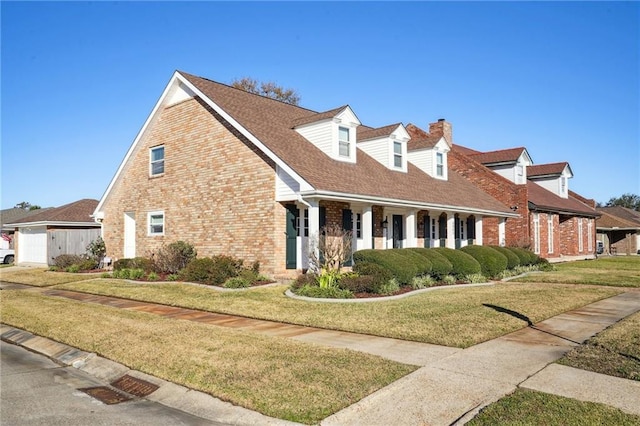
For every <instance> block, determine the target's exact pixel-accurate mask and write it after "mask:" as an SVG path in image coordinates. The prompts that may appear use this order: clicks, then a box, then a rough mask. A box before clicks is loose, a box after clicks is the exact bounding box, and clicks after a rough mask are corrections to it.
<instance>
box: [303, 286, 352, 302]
mask: <svg viewBox="0 0 640 426" xmlns="http://www.w3.org/2000/svg"><path fill="white" fill-rule="evenodd" d="M295 293H296V294H297V295H299V296H306V297H317V298H323V299H352V298H353V293H352V292H350V291H349V290H343V289H341V288H338V287H318V286H312V285H305V286H303V287H300V288H298V289H296V291H295Z"/></svg>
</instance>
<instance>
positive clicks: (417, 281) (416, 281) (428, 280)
mask: <svg viewBox="0 0 640 426" xmlns="http://www.w3.org/2000/svg"><path fill="white" fill-rule="evenodd" d="M434 285H436V280H434V279H433V278H432V277H430V276H429V275H423V276H421V277H413V280H412V281H411V288H413V289H414V290H419V289H421V288H427V287H433V286H434Z"/></svg>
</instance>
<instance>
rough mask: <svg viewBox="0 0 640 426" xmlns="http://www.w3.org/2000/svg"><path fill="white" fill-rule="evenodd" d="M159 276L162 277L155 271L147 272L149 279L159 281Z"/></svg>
mask: <svg viewBox="0 0 640 426" xmlns="http://www.w3.org/2000/svg"><path fill="white" fill-rule="evenodd" d="M159 278H160V277H159V276H158V274H156V273H155V272H149V273H148V274H147V279H148V280H149V281H158V279H159Z"/></svg>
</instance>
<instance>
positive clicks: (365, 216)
mask: <svg viewBox="0 0 640 426" xmlns="http://www.w3.org/2000/svg"><path fill="white" fill-rule="evenodd" d="M372 234H373V210H372V206H371V205H370V204H367V205H365V206H363V207H362V248H364V249H372V248H373V241H372V237H371V235H372Z"/></svg>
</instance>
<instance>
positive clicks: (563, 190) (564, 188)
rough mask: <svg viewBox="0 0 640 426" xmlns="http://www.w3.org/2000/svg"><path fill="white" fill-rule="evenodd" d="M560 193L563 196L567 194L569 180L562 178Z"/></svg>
mask: <svg viewBox="0 0 640 426" xmlns="http://www.w3.org/2000/svg"><path fill="white" fill-rule="evenodd" d="M560 193H561V194H563V195H564V194H566V193H567V178H566V177H564V176H562V177H561V178H560Z"/></svg>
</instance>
